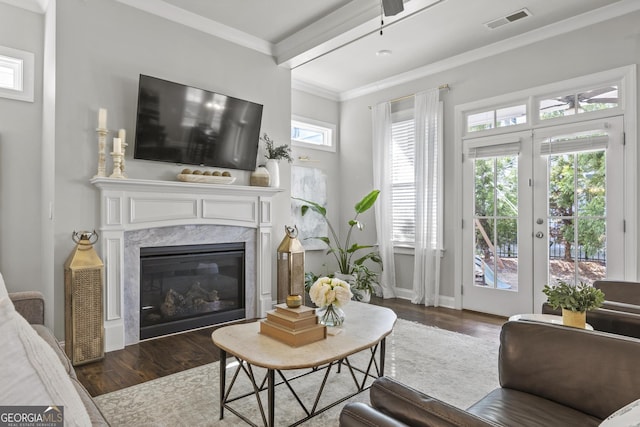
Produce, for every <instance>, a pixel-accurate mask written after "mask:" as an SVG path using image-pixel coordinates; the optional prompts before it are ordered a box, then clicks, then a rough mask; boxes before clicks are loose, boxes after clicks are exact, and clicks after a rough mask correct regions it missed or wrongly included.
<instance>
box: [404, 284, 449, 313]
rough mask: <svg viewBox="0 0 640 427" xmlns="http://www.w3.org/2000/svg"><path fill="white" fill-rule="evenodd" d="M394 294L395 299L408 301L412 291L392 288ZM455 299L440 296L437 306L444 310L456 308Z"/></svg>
mask: <svg viewBox="0 0 640 427" xmlns="http://www.w3.org/2000/svg"><path fill="white" fill-rule="evenodd" d="M393 291H394V292H395V294H396V298H400V299H406V300H410V299H411V298H412V297H413V290H412V289H406V288H394V290H393ZM455 302H456V299H455V298H454V297H448V296H444V295H440V298H439V304H438V305H439V306H440V307H445V308H453V309H455V308H456V305H455Z"/></svg>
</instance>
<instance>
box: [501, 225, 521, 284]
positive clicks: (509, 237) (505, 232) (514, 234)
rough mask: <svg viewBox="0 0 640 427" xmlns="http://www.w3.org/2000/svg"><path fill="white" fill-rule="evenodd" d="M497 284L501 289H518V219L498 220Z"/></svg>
mask: <svg viewBox="0 0 640 427" xmlns="http://www.w3.org/2000/svg"><path fill="white" fill-rule="evenodd" d="M496 231H497V233H496V235H497V237H498V240H497V241H496V252H497V253H498V259H497V260H496V270H495V271H496V272H497V273H498V274H497V277H496V283H495V284H496V286H497V287H498V288H499V289H510V290H513V291H517V290H518V220H517V219H498V220H497V221H496Z"/></svg>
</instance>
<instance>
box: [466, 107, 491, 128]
mask: <svg viewBox="0 0 640 427" xmlns="http://www.w3.org/2000/svg"><path fill="white" fill-rule="evenodd" d="M494 127H495V126H494V111H493V110H491V111H483V112H482V113H475V114H469V115H468V116H467V131H468V132H477V131H480V130H487V129H493V128H494Z"/></svg>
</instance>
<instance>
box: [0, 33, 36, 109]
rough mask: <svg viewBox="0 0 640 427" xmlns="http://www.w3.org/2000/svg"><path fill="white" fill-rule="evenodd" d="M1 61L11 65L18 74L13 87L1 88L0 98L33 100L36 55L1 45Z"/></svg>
mask: <svg viewBox="0 0 640 427" xmlns="http://www.w3.org/2000/svg"><path fill="white" fill-rule="evenodd" d="M0 63H5V64H7V65H9V66H11V67H12V68H13V69H14V70H15V71H16V72H17V75H16V77H15V80H14V84H13V87H12V88H4V87H3V88H0V98H8V99H15V100H18V101H26V102H33V95H34V78H35V56H34V54H33V53H31V52H27V51H24V50H19V49H13V48H10V47H6V46H0Z"/></svg>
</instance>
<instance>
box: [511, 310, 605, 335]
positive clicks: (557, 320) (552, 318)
mask: <svg viewBox="0 0 640 427" xmlns="http://www.w3.org/2000/svg"><path fill="white" fill-rule="evenodd" d="M509 320H510V321H512V320H529V321H532V322H545V323H553V324H555V325H562V324H563V323H562V316H556V315H555V314H534V313H526V314H514V315H513V316H511V317H509ZM584 328H585V329H588V330H590V331H593V326H591V325H590V324H588V323H587V324H586V325H585V327H584Z"/></svg>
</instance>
